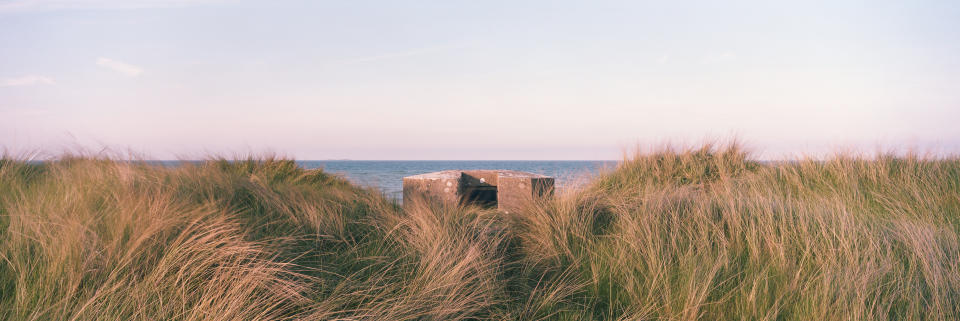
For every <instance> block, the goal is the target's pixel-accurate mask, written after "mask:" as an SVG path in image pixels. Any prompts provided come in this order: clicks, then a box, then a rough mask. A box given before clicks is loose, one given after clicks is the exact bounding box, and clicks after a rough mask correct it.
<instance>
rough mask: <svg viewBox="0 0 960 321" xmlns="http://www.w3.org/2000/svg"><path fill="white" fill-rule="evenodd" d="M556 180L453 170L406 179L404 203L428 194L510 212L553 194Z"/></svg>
mask: <svg viewBox="0 0 960 321" xmlns="http://www.w3.org/2000/svg"><path fill="white" fill-rule="evenodd" d="M553 184H554V179H553V178H552V177H549V176H543V175H539V174H533V173H527V172H519V171H510V170H468V171H459V170H450V171H440V172H433V173H426V174H420V175H414V176H407V177H404V178H403V202H404V204H410V203H411V201H412V199H413V198H414V197H420V196H422V197H424V198H426V199H428V200H431V201H438V202H442V203H445V204H451V205H454V204H473V205H480V206H491V207H492V206H496V207H497V208H498V209H500V210H502V211H505V212H508V213H509V212H510V211H515V210H517V209H519V208H520V207H522V206H523V205H524V204H525V203H527V202H529V201H531V200H532V199H533V198H534V197H549V196H552V195H553Z"/></svg>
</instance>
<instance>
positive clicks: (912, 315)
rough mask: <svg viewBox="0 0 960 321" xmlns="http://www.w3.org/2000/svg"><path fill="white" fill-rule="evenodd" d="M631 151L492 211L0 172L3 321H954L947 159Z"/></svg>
mask: <svg viewBox="0 0 960 321" xmlns="http://www.w3.org/2000/svg"><path fill="white" fill-rule="evenodd" d="M748 156H749V154H748V153H747V152H745V151H744V150H743V149H742V148H741V147H739V146H737V145H736V144H731V145H729V146H713V145H706V146H703V147H700V148H692V149H671V148H662V149H660V150H657V151H654V152H647V153H638V154H636V155H633V156H631V157H629V158H628V159H625V160H624V161H623V162H622V163H621V164H619V165H618V166H617V168H615V169H613V170H611V171H609V172H607V173H604V174H602V175H599V176H598V177H595V178H594V179H593V180H592V181H590V182H588V183H587V184H586V185H584V186H582V187H581V188H577V189H572V190H569V191H566V192H563V193H561V194H559V195H557V196H556V197H555V198H553V199H545V200H537V201H536V202H532V203H531V204H530V205H529V206H528V207H527V208H526V209H525V210H523V211H520V212H517V213H511V214H510V215H505V214H501V213H498V212H496V211H492V210H487V209H481V208H475V207H444V206H441V205H437V204H432V203H429V202H426V201H420V200H418V201H416V202H414V203H413V204H407V205H408V206H407V209H406V210H403V209H401V208H400V206H399V205H398V204H396V203H394V202H393V201H392V200H389V199H387V198H385V197H383V196H382V195H381V194H379V193H378V192H376V191H373V190H369V189H365V188H360V187H356V186H353V185H351V184H349V183H348V182H346V181H345V180H343V179H341V178H339V177H336V176H332V175H329V174H327V173H324V172H323V171H320V170H304V169H301V168H299V167H297V166H296V164H295V163H294V162H293V161H290V160H283V159H273V158H251V159H243V160H235V161H227V160H224V159H213V160H210V161H208V162H204V163H200V164H188V165H184V166H179V167H175V168H169V167H160V166H153V165H149V164H147V163H143V162H123V161H115V160H111V159H109V158H98V157H74V156H65V157H62V158H61V159H59V160H57V161H54V162H45V163H42V164H40V163H32V162H26V161H23V160H17V159H15V158H11V157H4V158H2V159H0V319H5V320H287V319H291V320H293V319H305V320H336V319H339V320H455V319H495V320H503V319H507V320H540V319H547V320H715V319H740V320H863V319H871V320H954V319H958V318H960V159H958V158H956V157H948V158H942V157H941V158H933V157H920V156H916V155H906V156H892V155H876V156H871V157H858V156H850V155H838V156H835V157H833V158H831V159H828V160H825V161H813V160H798V161H794V162H782V163H758V162H756V161H753V160H751V159H750V158H749V157H748Z"/></svg>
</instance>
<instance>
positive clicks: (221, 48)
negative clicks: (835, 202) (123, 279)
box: [0, 0, 960, 159]
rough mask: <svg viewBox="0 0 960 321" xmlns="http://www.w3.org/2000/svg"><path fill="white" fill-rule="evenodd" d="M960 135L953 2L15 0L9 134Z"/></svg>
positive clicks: (447, 143) (2, 131) (550, 146)
mask: <svg viewBox="0 0 960 321" xmlns="http://www.w3.org/2000/svg"><path fill="white" fill-rule="evenodd" d="M732 136H737V137H739V138H740V139H741V140H742V141H744V142H746V143H747V144H748V145H750V146H752V147H753V148H754V149H755V150H756V151H758V152H759V157H762V158H779V157H783V156H784V155H795V154H800V153H819V152H823V151H828V150H832V149H836V148H854V149H863V150H874V149H876V148H877V147H878V146H881V147H886V148H900V147H919V148H936V149H938V150H941V151H947V152H960V2H957V1H823V2H820V1H802V2H797V3H792V4H787V3H785V2H781V1H648V2H643V1H577V2H572V1H527V2H522V3H521V2H519V1H408V2H400V1H261V2H254V1H226V0H223V1H217V0H211V1H204V0H192V1H191V0H179V1H165V0H74V1H67V0H0V146H2V147H5V148H7V149H8V150H13V151H29V150H43V151H48V152H55V151H57V150H60V149H63V148H77V147H81V148H87V149H94V150H96V149H99V148H100V147H103V146H107V147H111V148H114V149H121V150H125V149H131V150H134V151H138V152H143V153H146V154H147V155H149V157H152V158H163V159H166V158H176V157H188V158H189V157H196V156H202V155H205V154H208V153H238V152H250V151H254V152H262V151H273V152H277V153H281V154H284V155H288V156H293V157H297V158H300V159H327V158H351V159H616V158H619V157H620V155H621V152H622V151H623V150H624V149H629V148H633V147H635V146H636V145H637V144H641V145H643V144H650V143H658V142H663V141H674V142H696V141H700V140H702V139H703V138H708V137H720V138H724V137H732Z"/></svg>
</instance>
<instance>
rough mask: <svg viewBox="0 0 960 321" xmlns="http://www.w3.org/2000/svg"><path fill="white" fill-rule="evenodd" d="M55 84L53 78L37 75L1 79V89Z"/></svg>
mask: <svg viewBox="0 0 960 321" xmlns="http://www.w3.org/2000/svg"><path fill="white" fill-rule="evenodd" d="M55 83H56V82H55V81H53V78H50V77H44V76H37V75H26V76H21V77H13V78H0V87H16V86H36V85H53V84H55Z"/></svg>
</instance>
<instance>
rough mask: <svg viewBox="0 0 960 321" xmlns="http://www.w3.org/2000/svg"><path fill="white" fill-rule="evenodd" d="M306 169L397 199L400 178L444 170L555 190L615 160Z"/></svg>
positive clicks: (347, 164)
mask: <svg viewBox="0 0 960 321" xmlns="http://www.w3.org/2000/svg"><path fill="white" fill-rule="evenodd" d="M297 163H298V164H299V165H300V166H301V167H303V168H306V169H315V168H322V169H323V170H324V171H325V172H329V173H333V174H336V175H340V176H342V177H344V178H346V179H347V180H349V181H350V182H352V183H354V184H357V185H361V186H367V187H374V188H377V189H379V190H380V191H382V192H383V193H384V194H385V195H387V196H389V197H391V198H394V199H397V200H400V199H401V198H402V195H403V194H402V193H403V177H404V176H411V175H418V174H423V173H430V172H436V171H443V170H454V169H457V170H473V169H506V170H516V171H523V172H530V173H536V174H541V175H546V176H551V177H553V178H555V179H556V183H555V184H556V187H557V189H558V190H561V191H562V190H563V189H565V188H570V187H575V186H577V185H578V184H582V183H584V182H587V181H589V179H590V178H591V177H593V176H596V175H597V174H600V173H602V172H603V171H606V170H610V169H613V167H614V166H616V164H617V162H616V161H362V160H316V161H297Z"/></svg>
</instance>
